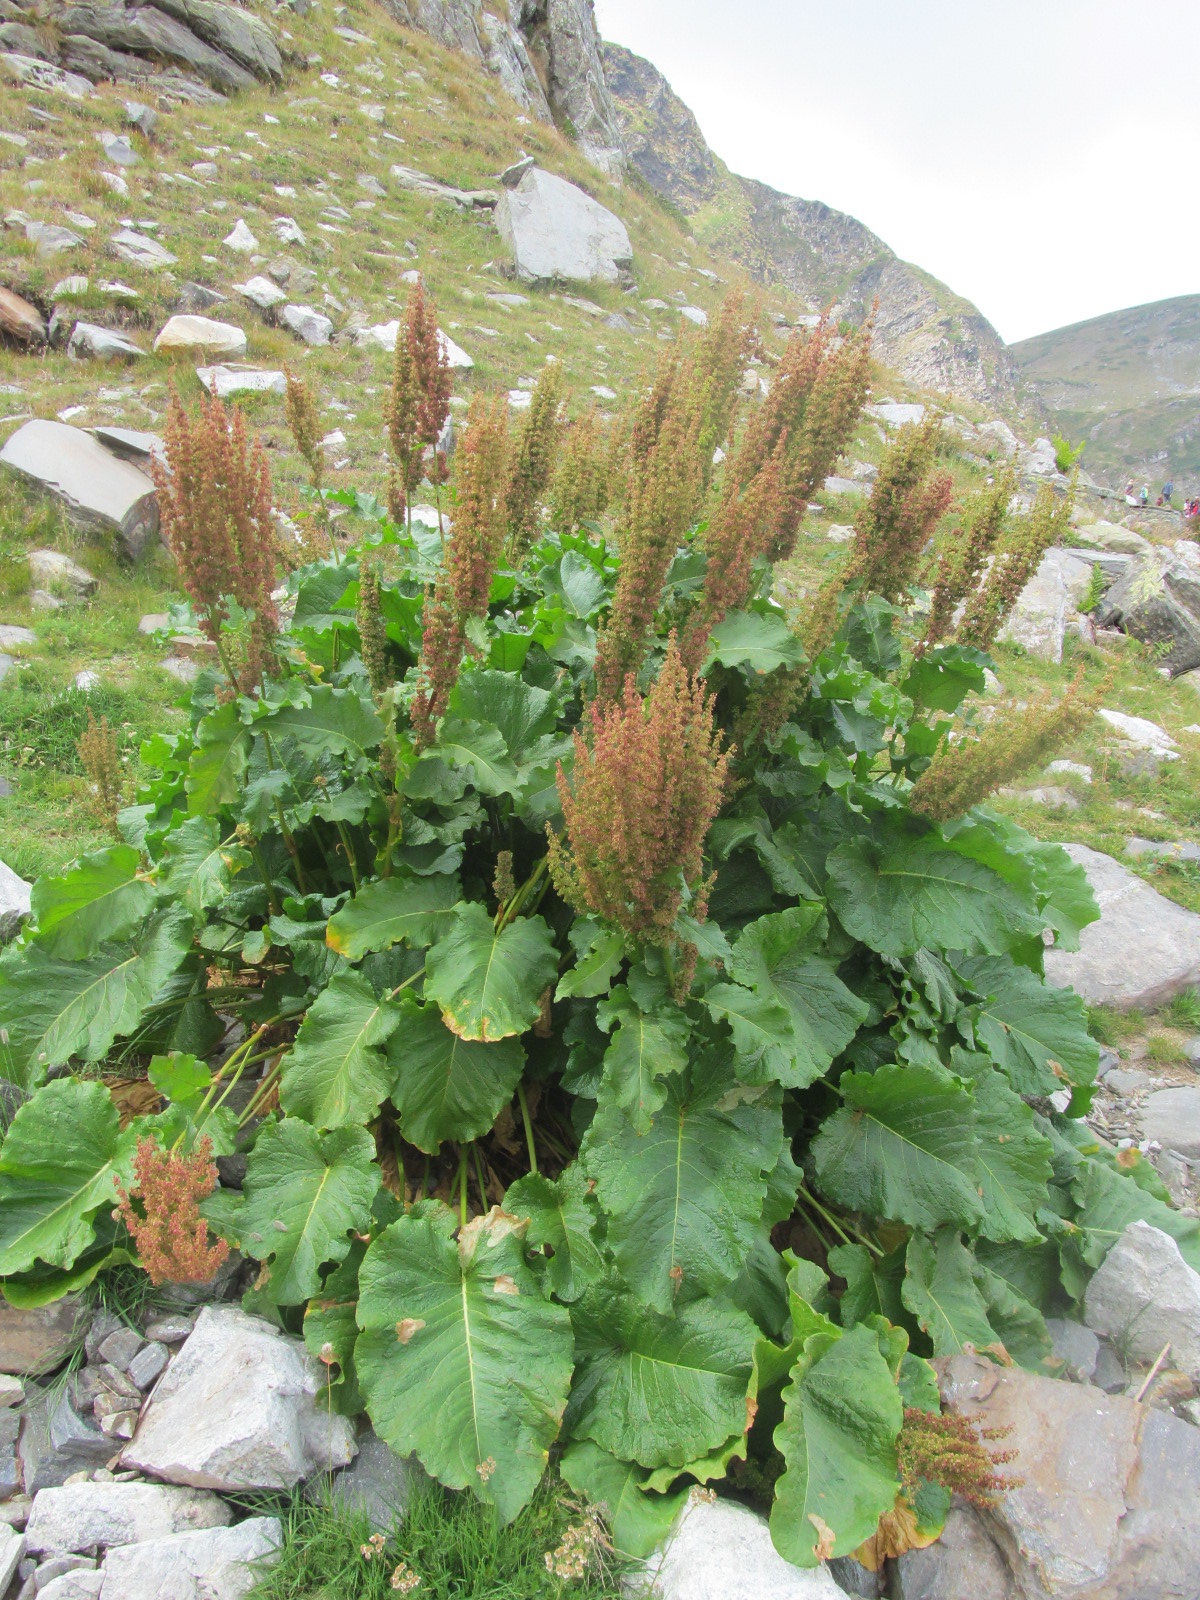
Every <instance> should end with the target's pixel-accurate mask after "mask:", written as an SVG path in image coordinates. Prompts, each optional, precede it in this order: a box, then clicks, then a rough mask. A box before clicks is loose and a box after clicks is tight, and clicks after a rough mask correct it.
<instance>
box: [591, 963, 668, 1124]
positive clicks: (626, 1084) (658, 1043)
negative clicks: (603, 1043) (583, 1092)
mask: <svg viewBox="0 0 1200 1600" xmlns="http://www.w3.org/2000/svg"><path fill="white" fill-rule="evenodd" d="M639 992H640V993H641V998H642V999H643V1001H644V1002H645V1008H644V1009H643V1007H642V1006H639V1005H638V1003H637V1001H636V1000H635V999H634V997H633V995H632V993H631V991H630V989H629V988H628V987H627V986H626V985H625V984H621V985H620V986H619V987H618V988H616V989H614V990H613V991H612V993H611V994H610V995H609V996H608V998H607V999H606V1000H602V1001H601V1003H600V1005H599V1006H598V1007H597V1008H596V1022H597V1025H598V1026H599V1027H600V1028H602V1029H603V1030H604V1032H605V1033H611V1034H612V1038H611V1040H610V1042H609V1045H608V1048H607V1050H605V1052H604V1075H603V1077H602V1079H601V1082H600V1101H601V1104H602V1105H604V1106H616V1107H617V1108H618V1109H619V1110H621V1111H623V1112H624V1113H625V1115H626V1116H627V1117H628V1118H629V1120H630V1122H632V1123H633V1125H634V1127H635V1128H636V1130H637V1132H638V1133H645V1132H646V1131H647V1129H648V1128H649V1127H650V1120H651V1118H652V1117H653V1116H654V1113H655V1112H656V1111H657V1110H658V1109H659V1107H660V1106H662V1105H663V1104H664V1102H665V1101H666V1098H667V1085H666V1079H667V1076H668V1075H669V1074H671V1073H677V1072H682V1071H683V1069H684V1068H685V1067H686V1066H687V1062H688V1058H687V1046H688V1037H689V1028H688V1021H687V1017H686V1016H685V1015H684V1013H683V1011H682V1010H681V1009H680V1007H679V1006H678V1005H676V1004H675V1002H674V1001H673V1000H670V999H668V998H667V997H666V996H665V995H661V996H654V997H653V998H651V996H650V995H649V994H648V993H647V992H646V991H645V990H640V991H639ZM614 1028H615V1031H613V1030H614Z"/></svg>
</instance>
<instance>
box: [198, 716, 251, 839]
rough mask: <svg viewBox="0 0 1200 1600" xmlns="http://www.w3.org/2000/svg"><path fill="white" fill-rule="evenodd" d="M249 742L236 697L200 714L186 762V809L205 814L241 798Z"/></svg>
mask: <svg viewBox="0 0 1200 1600" xmlns="http://www.w3.org/2000/svg"><path fill="white" fill-rule="evenodd" d="M251 743H252V740H251V736H250V730H249V728H247V727H246V726H245V725H244V724H243V722H242V720H241V717H240V716H239V714H238V706H237V701H236V700H230V701H228V702H227V703H226V704H225V705H223V706H218V707H217V709H216V710H215V711H210V712H209V713H208V715H207V716H205V717H201V719H200V724H199V726H198V727H197V729H196V747H195V749H194V750H193V751H192V754H191V758H190V760H189V762H188V775H187V785H186V787H187V797H188V809H189V810H190V811H192V812H194V813H196V814H198V815H201V816H207V815H210V814H211V813H212V812H214V811H218V810H220V808H221V807H222V806H228V805H233V804H234V803H235V802H236V801H237V800H239V799H240V798H241V792H242V780H243V779H244V777H245V775H246V763H247V761H248V760H249V758H250V745H251Z"/></svg>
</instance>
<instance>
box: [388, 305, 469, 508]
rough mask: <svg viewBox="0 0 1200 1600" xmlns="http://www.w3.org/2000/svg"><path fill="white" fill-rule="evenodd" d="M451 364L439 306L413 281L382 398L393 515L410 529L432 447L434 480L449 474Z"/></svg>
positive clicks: (441, 480)
mask: <svg viewBox="0 0 1200 1600" xmlns="http://www.w3.org/2000/svg"><path fill="white" fill-rule="evenodd" d="M451 379H452V374H451V371H450V363H449V360H448V358H447V355H446V350H445V347H444V345H443V343H442V339H441V335H440V334H439V333H438V326H437V307H436V306H435V305H434V302H433V299H432V297H431V296H430V295H428V294H427V293H426V291H425V282H424V279H421V278H419V279H418V280H417V282H416V283H415V284H414V285H413V289H412V292H411V293H410V295H409V297H408V301H407V304H406V305H405V308H404V315H403V317H401V318H400V325H399V328H398V329H397V332H396V348H395V353H394V355H393V359H392V383H391V388H390V390H389V391H388V394H387V397H386V399H385V400H384V408H383V411H384V423H385V426H386V430H387V439H388V445H389V447H390V449H391V452H392V459H393V462H394V467H393V470H392V473H391V476H390V478H389V482H388V501H389V509H390V511H391V514H392V518H393V520H394V521H396V522H402V521H404V520H405V519H407V520H408V522H409V532H410V533H411V532H412V496H413V494H414V492H415V491H416V489H417V488H418V487H419V485H420V482H421V478H422V476H423V474H424V472H425V465H426V462H425V453H426V451H427V450H430V449H432V451H433V458H432V461H431V463H430V472H431V479H432V482H433V483H434V485H435V487H437V486H439V485H440V484H441V483H442V482H443V480H444V476H445V466H446V463H445V457H444V455H443V454H442V452H440V451H439V450H438V448H437V445H438V441H439V439H440V438H441V435H442V429H443V428H444V427H445V425H446V418H447V416H448V415H449V414H450V387H451Z"/></svg>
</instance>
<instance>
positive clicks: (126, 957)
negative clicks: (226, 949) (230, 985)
mask: <svg viewBox="0 0 1200 1600" xmlns="http://www.w3.org/2000/svg"><path fill="white" fill-rule="evenodd" d="M190 943H191V919H190V918H189V917H188V916H187V915H186V913H185V912H184V911H183V910H182V909H180V908H172V909H171V910H168V911H165V912H161V913H159V914H158V915H157V916H156V917H154V918H152V919H151V921H150V922H149V923H148V924H147V926H146V928H145V929H144V930H143V931H142V933H141V934H140V935H139V938H138V942H137V945H136V946H135V947H134V948H132V949H131V948H130V947H129V946H128V945H118V946H115V947H114V946H108V947H105V948H103V949H101V950H99V951H97V953H96V954H95V955H94V956H90V957H89V958H88V959H87V960H85V961H64V960H61V959H60V958H59V957H57V956H51V955H48V954H47V953H46V952H45V951H44V950H41V949H39V948H38V946H37V945H33V946H31V947H29V948H28V949H24V950H17V951H13V952H12V953H11V954H10V956H9V957H8V958H7V959H6V960H5V962H4V963H3V965H0V1028H2V1029H3V1030H4V1031H5V1032H6V1033H7V1043H6V1044H4V1045H0V1075H2V1076H4V1077H6V1078H10V1079H12V1080H13V1081H14V1082H16V1083H19V1084H21V1085H22V1086H23V1087H25V1088H27V1089H28V1088H33V1087H34V1086H36V1085H37V1084H39V1083H40V1082H41V1081H42V1080H43V1079H44V1078H45V1076H46V1074H47V1072H49V1071H50V1070H51V1069H52V1068H53V1067H61V1066H65V1065H66V1063H67V1062H68V1061H70V1060H71V1058H72V1057H73V1056H77V1057H79V1059H80V1060H82V1061H101V1060H103V1059H104V1057H105V1056H106V1055H107V1054H108V1052H109V1050H110V1049H111V1047H112V1044H113V1041H114V1040H116V1039H118V1038H125V1037H127V1036H128V1035H129V1034H131V1033H132V1032H133V1030H134V1029H135V1028H136V1027H137V1025H138V1023H139V1021H140V1020H141V1018H142V1015H143V1013H144V1012H145V1010H146V1008H147V1007H148V1006H149V1005H150V1003H151V1002H152V1001H153V1000H154V999H155V998H156V996H157V995H158V993H159V991H160V990H161V989H162V987H163V985H164V984H165V983H166V982H167V979H168V978H170V976H171V974H172V973H173V972H175V970H176V969H177V968H178V967H179V965H180V964H181V963H182V961H183V958H184V955H185V954H186V952H187V949H188V946H189V944H190Z"/></svg>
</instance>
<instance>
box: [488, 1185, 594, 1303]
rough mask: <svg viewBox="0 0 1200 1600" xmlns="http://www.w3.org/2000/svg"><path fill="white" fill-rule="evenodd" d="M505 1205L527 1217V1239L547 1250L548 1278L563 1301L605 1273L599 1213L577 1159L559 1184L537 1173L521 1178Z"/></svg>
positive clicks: (508, 1195)
mask: <svg viewBox="0 0 1200 1600" xmlns="http://www.w3.org/2000/svg"><path fill="white" fill-rule="evenodd" d="M504 1209H505V1210H506V1211H507V1212H509V1214H510V1215H512V1216H514V1217H527V1218H528V1219H529V1229H528V1232H527V1233H526V1236H525V1240H526V1243H527V1244H528V1245H531V1246H534V1247H536V1248H537V1249H539V1250H545V1251H546V1252H547V1253H548V1254H549V1258H550V1259H549V1260H548V1261H547V1263H546V1277H547V1279H548V1281H549V1284H550V1288H551V1289H552V1290H553V1292H554V1294H556V1295H557V1296H558V1298H559V1299H560V1300H567V1301H570V1300H578V1299H579V1297H580V1295H581V1294H583V1292H584V1290H585V1289H586V1288H587V1287H588V1286H589V1284H592V1283H595V1282H596V1281H597V1279H598V1278H599V1277H600V1276H601V1275H602V1273H603V1271H604V1258H603V1256H602V1255H601V1253H600V1247H599V1245H598V1244H597V1242H596V1235H597V1233H598V1231H599V1222H600V1217H599V1213H598V1211H597V1209H596V1202H595V1201H594V1200H593V1199H592V1196H591V1192H590V1186H589V1183H588V1179H587V1177H586V1175H585V1173H584V1171H583V1167H582V1166H581V1165H580V1163H579V1162H578V1161H573V1162H572V1163H571V1165H570V1166H569V1167H567V1169H566V1170H565V1171H564V1172H563V1174H562V1176H561V1177H560V1178H559V1179H558V1181H557V1183H551V1181H550V1179H549V1178H547V1177H544V1176H543V1175H542V1174H541V1173H539V1172H531V1173H529V1174H528V1176H526V1177H524V1178H518V1179H517V1181H516V1183H514V1184H512V1185H510V1187H509V1190H508V1193H507V1194H506V1195H505V1196H504Z"/></svg>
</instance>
